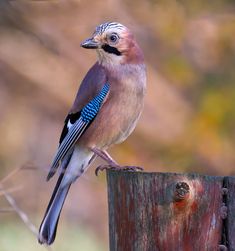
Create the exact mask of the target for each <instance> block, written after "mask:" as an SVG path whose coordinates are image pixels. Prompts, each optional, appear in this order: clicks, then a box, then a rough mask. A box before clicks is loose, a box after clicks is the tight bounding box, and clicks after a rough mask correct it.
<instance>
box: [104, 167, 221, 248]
mask: <svg viewBox="0 0 235 251" xmlns="http://www.w3.org/2000/svg"><path fill="white" fill-rule="evenodd" d="M107 182H108V201H109V235H110V250H111V251H216V250H219V244H220V241H221V230H222V218H221V206H222V192H221V191H222V185H223V177H210V176H202V175H197V174H174V173H145V172H133V173H132V172H123V171H122V172H120V171H108V172H107Z"/></svg>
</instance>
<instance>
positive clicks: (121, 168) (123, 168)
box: [95, 164, 144, 176]
mask: <svg viewBox="0 0 235 251" xmlns="http://www.w3.org/2000/svg"><path fill="white" fill-rule="evenodd" d="M104 170H116V171H129V172H138V171H143V170H144V169H143V168H142V167H139V166H119V165H113V164H111V165H100V166H98V167H97V168H96V169H95V175H96V176H98V175H99V172H100V171H104Z"/></svg>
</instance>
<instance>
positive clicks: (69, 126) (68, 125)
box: [67, 120, 73, 130]
mask: <svg viewBox="0 0 235 251" xmlns="http://www.w3.org/2000/svg"><path fill="white" fill-rule="evenodd" d="M72 126H73V124H72V123H71V122H70V120H69V121H68V123H67V128H68V130H70V128H71V127H72Z"/></svg>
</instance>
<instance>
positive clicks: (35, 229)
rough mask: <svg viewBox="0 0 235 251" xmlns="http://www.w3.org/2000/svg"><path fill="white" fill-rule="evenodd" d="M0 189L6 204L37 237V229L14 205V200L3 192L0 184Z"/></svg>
mask: <svg viewBox="0 0 235 251" xmlns="http://www.w3.org/2000/svg"><path fill="white" fill-rule="evenodd" d="M0 189H1V192H2V193H3V195H4V196H5V198H6V200H7V201H8V203H9V204H10V205H11V206H12V208H13V209H14V210H15V211H16V213H17V214H18V215H19V217H20V218H21V220H22V221H23V222H24V224H25V225H26V226H27V227H28V228H29V229H30V231H31V232H32V233H33V234H34V235H36V236H37V235H38V231H37V228H36V227H35V226H34V225H33V223H32V222H31V221H30V220H29V218H28V216H27V215H26V213H25V212H23V211H22V210H21V209H20V208H19V206H18V205H17V204H16V201H15V199H14V198H13V197H12V196H11V195H10V194H9V193H8V192H7V191H6V190H4V188H3V186H2V185H1V184H0Z"/></svg>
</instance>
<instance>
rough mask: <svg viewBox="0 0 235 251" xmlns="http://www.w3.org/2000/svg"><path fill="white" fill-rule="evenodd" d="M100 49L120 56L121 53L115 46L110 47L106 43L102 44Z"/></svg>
mask: <svg viewBox="0 0 235 251" xmlns="http://www.w3.org/2000/svg"><path fill="white" fill-rule="evenodd" d="M102 49H103V50H104V51H106V52H108V53H112V54H115V55H117V56H121V55H122V53H121V52H120V51H119V50H118V49H117V48H115V47H112V46H110V45H108V44H104V45H102Z"/></svg>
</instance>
